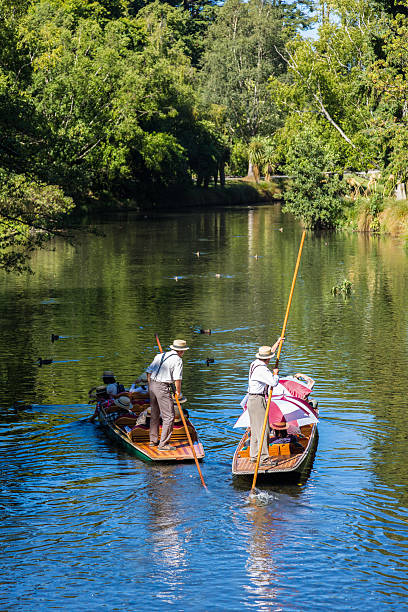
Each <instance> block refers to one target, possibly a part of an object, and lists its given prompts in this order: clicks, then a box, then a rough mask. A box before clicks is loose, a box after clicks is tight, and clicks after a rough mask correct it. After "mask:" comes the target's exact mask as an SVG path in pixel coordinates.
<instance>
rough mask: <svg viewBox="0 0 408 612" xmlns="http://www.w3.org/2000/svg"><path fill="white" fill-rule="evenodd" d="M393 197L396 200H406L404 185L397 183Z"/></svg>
mask: <svg viewBox="0 0 408 612" xmlns="http://www.w3.org/2000/svg"><path fill="white" fill-rule="evenodd" d="M395 197H396V199H397V200H406V199H407V192H406V189H405V183H397V186H396V188H395Z"/></svg>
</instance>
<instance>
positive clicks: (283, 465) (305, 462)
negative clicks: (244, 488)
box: [232, 424, 319, 480]
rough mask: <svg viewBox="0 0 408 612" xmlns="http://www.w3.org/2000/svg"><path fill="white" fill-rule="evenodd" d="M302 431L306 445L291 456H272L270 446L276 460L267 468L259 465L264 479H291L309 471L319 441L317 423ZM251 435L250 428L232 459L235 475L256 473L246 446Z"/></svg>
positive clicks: (260, 473)
mask: <svg viewBox="0 0 408 612" xmlns="http://www.w3.org/2000/svg"><path fill="white" fill-rule="evenodd" d="M301 432H302V434H303V435H304V436H305V438H303V439H301V441H302V440H303V441H304V442H303V444H302V446H304V449H303V452H298V453H296V454H291V455H290V456H283V455H278V456H272V451H271V447H269V455H270V457H271V459H272V461H273V462H274V464H273V465H271V466H268V467H267V468H264V467H261V466H259V469H258V475H259V476H262V477H263V479H265V478H268V479H274V478H276V479H280V480H282V479H283V478H285V477H286V478H287V479H290V478H291V477H297V476H299V475H301V474H304V473H305V472H307V470H308V469H310V467H311V462H312V460H313V457H314V454H315V451H316V446H317V441H318V437H319V435H318V431H317V424H313V425H306V426H304V427H301ZM249 437H250V428H248V429H247V430H246V431H245V433H244V435H243V436H242V438H241V440H240V442H239V444H238V446H237V449H236V451H235V453H234V457H233V460H232V474H233V476H234V477H240V476H242V477H246V478H248V477H253V475H254V473H255V466H256V464H255V463H252V462H251V461H250V460H249V448H246V443H247V441H248V438H249Z"/></svg>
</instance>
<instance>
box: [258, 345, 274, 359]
mask: <svg viewBox="0 0 408 612" xmlns="http://www.w3.org/2000/svg"><path fill="white" fill-rule="evenodd" d="M274 354H275V353H273V352H272V347H271V346H260V347H259V350H258V352H257V354H256V358H257V359H270V358H271V357H273V356H274Z"/></svg>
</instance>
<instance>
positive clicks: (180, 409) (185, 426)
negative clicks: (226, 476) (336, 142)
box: [155, 334, 207, 489]
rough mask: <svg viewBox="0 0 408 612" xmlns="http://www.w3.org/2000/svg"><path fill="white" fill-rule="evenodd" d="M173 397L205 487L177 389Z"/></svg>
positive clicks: (157, 339)
mask: <svg viewBox="0 0 408 612" xmlns="http://www.w3.org/2000/svg"><path fill="white" fill-rule="evenodd" d="M155 336H156V342H157V346H158V347H159V351H160V352H161V353H162V352H163V349H162V347H161V344H160V340H159V336H158V335H157V334H155ZM174 397H175V399H176V404H177V408H178V409H179V412H180V416H181V420H182V421H183V425H184V429H185V430H186V434H187V439H188V443H189V445H190V448H191V452H192V453H193V457H194V461H195V464H196V466H197V470H198V473H199V476H200V479H201V484H202V485H203V487H204V488H205V489H206V488H207V485H206V484H205V482H204V478H203V475H202V473H201V469H200V464H199V463H198V459H197V454H196V452H195V448H194V444H193V441H192V439H191V436H190V432H189V431H188V426H187V421H186V417H185V416H184V412H183V409H182V407H181V404H180V401H179V396H178V393H177V391H175V392H174Z"/></svg>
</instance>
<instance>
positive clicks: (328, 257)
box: [0, 206, 408, 612]
mask: <svg viewBox="0 0 408 612" xmlns="http://www.w3.org/2000/svg"><path fill="white" fill-rule="evenodd" d="M104 223H105V225H104V229H105V237H104V238H103V239H102V238H101V237H100V236H84V237H83V238H82V242H81V243H80V245H79V247H78V248H77V249H73V248H72V247H71V246H70V245H62V244H59V243H58V242H57V243H56V245H55V246H56V249H55V251H53V252H44V253H38V254H37V255H36V257H35V261H34V267H35V269H36V275H35V276H33V277H27V276H23V277H13V276H5V275H4V276H1V275H0V276H1V278H0V283H1V286H2V291H1V292H0V330H1V334H2V339H3V342H2V346H1V349H0V353H1V354H0V379H1V382H2V384H1V386H0V433H1V437H0V461H1V464H0V470H1V489H0V515H1V516H2V517H3V520H2V535H1V537H0V546H2V549H3V551H4V552H3V557H2V562H1V565H0V570H1V574H2V577H3V578H2V589H1V592H0V603H1V605H2V608H4V609H10V602H12V605H14V604H15V602H19V603H18V604H17V605H18V606H19V609H20V610H24V609H26V610H31V609H32V608H33V607H34V606H36V605H38V601H39V600H41V602H42V605H43V607H44V609H72V610H77V609H78V608H81V607H88V608H92V609H95V610H99V609H101V610H102V609H104V608H107V607H108V608H110V609H115V610H116V609H117V610H127V609H129V601H130V602H132V604H133V603H134V607H138V606H139V607H140V604H141V602H142V606H143V607H144V608H148V609H149V608H150V609H152V610H156V609H160V607H162V606H164V605H166V606H167V607H169V608H173V609H175V610H178V609H190V608H192V607H195V608H196V609H197V610H203V609H205V610H207V609H208V610H209V611H211V612H212V610H233V609H234V610H235V609H239V608H241V607H243V606H245V607H252V608H254V609H265V610H266V609H280V608H282V609H285V610H308V609H320V610H327V609H331V610H344V609H345V607H346V608H347V609H359V608H360V607H361V602H362V601H363V602H364V604H365V605H366V607H369V608H370V609H380V608H384V607H390V609H394V608H396V607H397V606H401V605H402V606H404V605H406V602H407V588H408V580H407V577H406V576H407V572H406V569H407V563H408V550H407V549H408V537H407V532H406V523H407V512H408V510H407V508H408V494H407V491H408V469H407V463H406V441H407V439H408V429H407V427H408V426H407V424H406V422H405V420H404V406H405V400H406V389H405V387H406V385H405V378H406V372H407V370H408V336H407V333H406V330H407V329H408V313H407V310H406V308H405V304H406V302H407V299H408V280H407V279H408V276H407V273H406V272H407V255H406V253H405V252H404V250H403V249H402V248H401V247H400V245H399V243H398V242H396V241H393V240H391V239H389V238H386V237H376V238H374V237H369V236H362V235H357V234H340V233H338V234H337V233H336V234H312V233H308V236H307V239H306V243H305V246H304V250H303V255H302V262H301V268H300V272H299V276H298V279H297V284H296V290H295V295H294V301H293V302H292V308H291V311H290V317H289V321H288V328H287V334H286V335H287V340H286V342H285V345H284V349H283V353H282V355H281V361H280V366H281V373H283V374H286V373H293V372H294V371H304V372H305V373H307V374H310V375H311V376H312V377H313V378H314V379H316V381H317V384H316V392H315V397H317V398H318V399H319V406H320V410H321V420H320V423H319V433H320V440H319V446H318V449H317V453H316V456H315V458H314V463H313V465H312V466H311V472H310V476H309V477H305V478H303V479H302V478H300V479H299V480H298V481H295V482H293V483H292V485H288V484H287V483H276V484H273V485H268V484H267V483H266V482H262V481H260V482H259V491H261V492H262V494H265V495H266V496H267V497H266V498H265V499H264V502H265V503H264V505H260V504H258V505H256V506H251V505H250V504H248V503H247V500H248V490H249V488H250V483H248V482H245V483H244V484H237V483H236V482H235V481H233V480H232V477H231V459H232V455H233V452H234V450H235V448H236V445H237V444H238V441H239V438H240V436H241V433H242V432H237V431H236V430H233V427H232V426H233V423H234V422H235V420H236V418H237V417H238V415H239V412H240V408H239V401H240V399H241V398H242V396H243V395H244V393H245V389H246V384H247V375H248V367H249V363H250V362H251V361H252V359H253V355H254V351H255V349H256V348H257V347H258V346H260V345H262V344H268V343H272V342H273V341H274V339H275V338H276V337H277V336H278V335H279V333H280V331H281V325H282V321H283V317H284V313H285V308H286V303H287V297H288V292H289V288H290V284H291V280H292V275H293V267H294V261H295V259H296V254H297V250H298V245H299V240H300V235H301V228H300V227H299V226H298V225H297V224H296V223H294V222H293V220H292V219H291V218H290V217H288V216H282V215H281V212H280V209H279V207H278V206H260V207H251V208H249V209H248V208H246V207H245V208H241V209H239V208H234V209H231V210H229V211H225V210H211V209H206V210H201V211H196V212H191V211H189V212H188V213H185V214H184V213H178V214H166V215H149V218H148V219H144V218H140V217H138V216H133V215H126V216H124V217H123V218H121V219H120V220H118V219H117V218H109V217H106V219H104ZM119 225H120V229H119ZM280 229H283V231H279V230H280ZM118 235H120V240H118ZM204 247H205V254H204V252H201V248H204ZM197 252H200V256H197V254H196V253H197ZM255 255H258V257H257V258H255ZM79 270H82V273H81V274H79V272H78V271H79ZM217 274H218V275H219V278H217V277H216V275H217ZM175 276H177V277H179V280H178V281H177V282H176V281H175V280H174V277H175ZM181 277H183V278H181ZM344 278H348V279H350V281H351V282H352V283H353V293H352V295H351V296H350V299H348V300H343V299H341V298H340V299H338V298H337V297H335V296H332V295H331V291H330V290H331V288H332V287H333V285H335V284H337V283H338V282H341V281H342V280H343V279H344ZM200 329H211V330H212V332H211V334H200V333H198V332H197V330H200ZM59 333H63V337H64V338H66V340H65V341H63V342H60V341H54V342H52V335H53V334H54V336H55V335H59ZM155 333H158V335H159V337H160V340H161V342H162V344H163V346H167V345H168V344H169V343H170V342H171V341H172V340H173V339H174V338H176V337H178V336H180V337H184V338H185V339H186V340H187V341H188V343H189V346H191V350H190V351H189V353H190V354H189V355H188V356H187V358H186V360H185V377H184V382H183V387H184V389H183V390H184V393H185V395H186V396H187V397H188V399H189V406H188V408H189V411H190V414H191V416H192V420H193V422H194V424H195V425H196V427H197V430H198V431H199V435H200V438H201V440H202V442H203V443H204V446H205V450H206V459H205V463H204V464H203V469H204V472H205V480H206V483H207V485H208V487H209V493H208V494H204V493H203V491H201V489H202V487H201V485H200V483H199V479H198V477H197V474H196V468H195V466H194V465H192V466H190V465H183V466H181V465H180V466H167V467H163V466H161V467H159V468H158V467H155V466H151V465H147V464H144V463H142V462H140V461H138V460H137V459H135V458H131V457H129V456H128V455H127V454H126V453H125V452H124V451H123V450H120V449H118V448H117V447H115V446H113V445H112V443H111V442H110V441H109V440H107V439H106V438H105V436H104V434H103V432H101V431H100V430H99V429H98V428H97V427H94V426H92V425H90V424H89V423H87V422H86V420H85V419H86V417H87V416H89V413H90V410H89V407H88V406H87V405H84V404H83V403H82V402H84V401H86V398H87V392H88V390H89V389H90V388H91V387H93V386H95V383H96V382H97V381H98V380H100V375H101V372H102V370H104V369H113V370H114V371H115V373H118V375H119V374H120V380H121V382H123V383H124V384H128V383H131V382H132V381H133V380H134V378H135V377H136V376H138V375H139V374H140V372H142V371H143V369H144V367H145V366H146V365H147V364H148V363H150V361H151V358H152V356H153V354H154V353H155V352H156V350H157V348H156V346H155V337H154V334H155ZM60 338H62V336H60ZM68 338H72V339H68ZM39 355H42V356H43V357H44V358H49V359H52V360H53V363H52V364H50V365H47V366H44V367H40V368H39V367H38V365H37V364H36V360H37V359H38V356H39ZM207 358H211V359H214V363H211V366H208V367H207V365H206V360H207ZM28 406H32V407H31V408H29V407H28ZM260 499H262V497H261V498H260ZM260 499H259V500H258V501H260ZM34 570H35V572H34ZM303 577H306V579H304V580H303ZM299 589H300V590H299ZM141 593H142V595H141Z"/></svg>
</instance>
